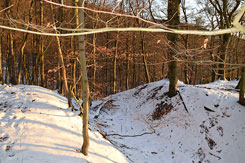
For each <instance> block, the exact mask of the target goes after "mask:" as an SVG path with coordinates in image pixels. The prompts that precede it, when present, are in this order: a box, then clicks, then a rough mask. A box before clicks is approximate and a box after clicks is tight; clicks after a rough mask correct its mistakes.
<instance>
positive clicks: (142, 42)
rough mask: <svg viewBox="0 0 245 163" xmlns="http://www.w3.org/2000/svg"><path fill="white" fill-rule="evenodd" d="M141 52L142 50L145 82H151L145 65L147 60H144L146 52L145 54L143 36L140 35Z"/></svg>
mask: <svg viewBox="0 0 245 163" xmlns="http://www.w3.org/2000/svg"><path fill="white" fill-rule="evenodd" d="M141 52H142V55H143V56H142V59H143V63H144V69H145V77H146V82H147V83H150V82H151V77H150V73H149V69H148V65H147V60H146V54H145V42H144V36H141Z"/></svg>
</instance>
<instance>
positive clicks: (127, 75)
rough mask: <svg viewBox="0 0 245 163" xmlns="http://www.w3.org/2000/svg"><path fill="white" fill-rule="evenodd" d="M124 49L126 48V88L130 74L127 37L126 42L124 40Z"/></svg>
mask: <svg viewBox="0 0 245 163" xmlns="http://www.w3.org/2000/svg"><path fill="white" fill-rule="evenodd" d="M126 47H127V48H126V49H127V53H126V54H127V68H126V69H127V74H126V90H128V89H129V75H130V63H129V62H130V60H129V45H128V38H127V42H126Z"/></svg>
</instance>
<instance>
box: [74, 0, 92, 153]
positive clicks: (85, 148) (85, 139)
mask: <svg viewBox="0 0 245 163" xmlns="http://www.w3.org/2000/svg"><path fill="white" fill-rule="evenodd" d="M75 4H76V6H84V1H83V0H80V1H79V0H75ZM78 13H79V14H78V15H77V16H78V17H79V24H80V29H84V27H85V24H84V23H85V19H84V11H83V10H81V9H80V10H79V12H78ZM78 40H79V59H80V64H81V74H82V87H83V145H82V148H81V152H82V153H83V154H84V155H88V148H89V135H88V114H89V84H88V76H87V67H86V66H87V65H86V57H85V43H84V36H83V35H81V36H79V37H78Z"/></svg>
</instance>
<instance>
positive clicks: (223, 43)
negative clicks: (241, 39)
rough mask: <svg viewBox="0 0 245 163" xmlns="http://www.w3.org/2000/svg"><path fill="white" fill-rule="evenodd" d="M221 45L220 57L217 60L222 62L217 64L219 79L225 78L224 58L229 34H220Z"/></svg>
mask: <svg viewBox="0 0 245 163" xmlns="http://www.w3.org/2000/svg"><path fill="white" fill-rule="evenodd" d="M221 37H222V39H221V43H220V44H221V45H220V50H219V51H220V58H219V62H222V63H221V64H219V70H218V78H220V79H226V70H225V68H226V59H227V54H228V47H229V44H230V41H231V35H230V34H224V35H222V36H221Z"/></svg>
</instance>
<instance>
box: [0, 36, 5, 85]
mask: <svg viewBox="0 0 245 163" xmlns="http://www.w3.org/2000/svg"><path fill="white" fill-rule="evenodd" d="M0 82H1V83H0V84H4V81H3V72H2V39H1V42H0Z"/></svg>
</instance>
